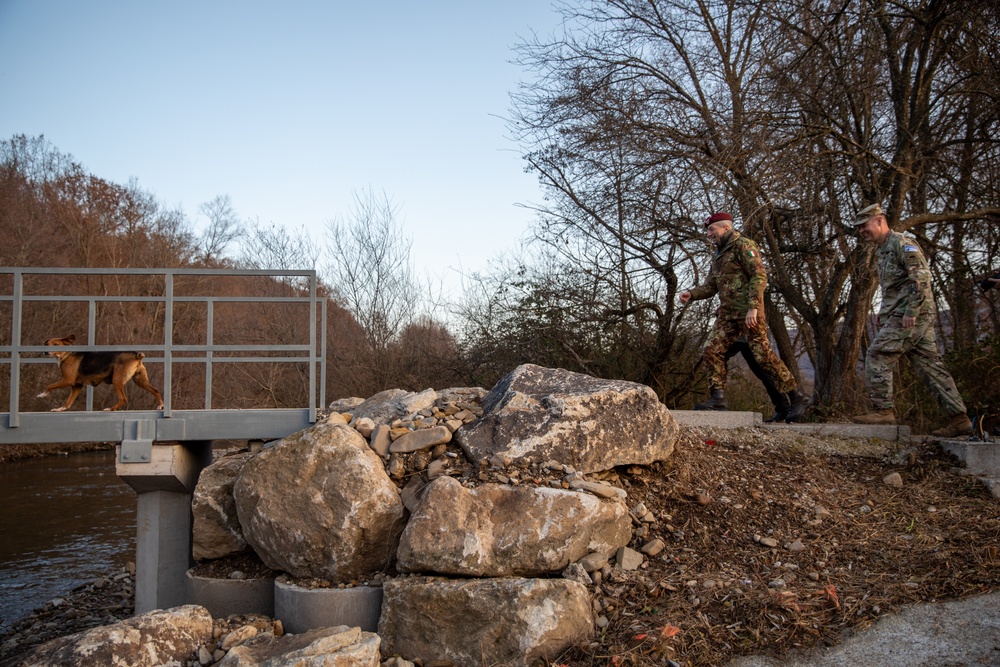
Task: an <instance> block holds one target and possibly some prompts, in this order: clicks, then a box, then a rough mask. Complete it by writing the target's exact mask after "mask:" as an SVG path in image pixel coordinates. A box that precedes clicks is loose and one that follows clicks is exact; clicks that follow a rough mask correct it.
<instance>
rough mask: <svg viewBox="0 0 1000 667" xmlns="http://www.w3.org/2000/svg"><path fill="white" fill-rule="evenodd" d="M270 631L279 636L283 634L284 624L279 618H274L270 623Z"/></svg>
mask: <svg viewBox="0 0 1000 667" xmlns="http://www.w3.org/2000/svg"><path fill="white" fill-rule="evenodd" d="M271 632H272V633H273V634H274V636H275V637H281V636H282V635H284V634H285V625H284V624H283V623H282V622H281V619H280V618H276V619H274V623H272V624H271Z"/></svg>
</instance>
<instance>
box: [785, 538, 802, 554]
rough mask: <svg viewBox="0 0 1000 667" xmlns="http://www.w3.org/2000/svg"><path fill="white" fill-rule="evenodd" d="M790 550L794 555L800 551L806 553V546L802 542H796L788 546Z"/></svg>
mask: <svg viewBox="0 0 1000 667" xmlns="http://www.w3.org/2000/svg"><path fill="white" fill-rule="evenodd" d="M788 550H789V551H791V552H793V553H795V552H798V551H805V550H806V545H804V544H802V540H795V541H794V542H792V543H791V544H789V545H788Z"/></svg>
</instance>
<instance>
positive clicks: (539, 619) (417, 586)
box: [378, 577, 594, 667]
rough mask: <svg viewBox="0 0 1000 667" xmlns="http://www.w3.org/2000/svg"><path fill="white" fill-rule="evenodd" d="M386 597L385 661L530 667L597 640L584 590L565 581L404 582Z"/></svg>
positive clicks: (381, 628)
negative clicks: (391, 657)
mask: <svg viewBox="0 0 1000 667" xmlns="http://www.w3.org/2000/svg"><path fill="white" fill-rule="evenodd" d="M384 589H385V592H384V596H383V598H382V617H381V619H380V620H379V624H378V634H379V636H380V637H381V638H382V652H383V653H384V654H385V655H394V654H397V655H401V656H403V657H409V658H413V657H420V658H423V659H424V660H425V661H429V660H451V661H452V662H453V663H454V664H455V665H456V667H480V666H481V665H483V664H489V665H511V666H512V667H528V666H529V665H531V664H532V662H533V661H534V660H536V659H538V658H541V659H544V660H546V661H551V660H553V659H554V658H556V657H557V656H558V655H559V654H560V653H562V652H563V651H565V650H566V649H567V648H569V647H571V646H573V645H575V644H578V643H580V642H583V641H586V640H588V639H589V638H590V637H592V636H593V634H594V619H593V615H592V612H591V602H590V595H589V593H588V592H587V588H586V587H585V586H583V585H582V584H579V583H577V582H575V581H569V580H568V579H514V578H504V579H464V580H441V579H428V578H425V577H404V578H400V579H392V580H389V581H386V582H385V584H384ZM546 664H547V663H546Z"/></svg>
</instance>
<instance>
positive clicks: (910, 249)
mask: <svg viewBox="0 0 1000 667" xmlns="http://www.w3.org/2000/svg"><path fill="white" fill-rule="evenodd" d="M919 250H920V248H918V247H917V246H915V245H908V244H907V245H904V246H903V252H917V251H919Z"/></svg>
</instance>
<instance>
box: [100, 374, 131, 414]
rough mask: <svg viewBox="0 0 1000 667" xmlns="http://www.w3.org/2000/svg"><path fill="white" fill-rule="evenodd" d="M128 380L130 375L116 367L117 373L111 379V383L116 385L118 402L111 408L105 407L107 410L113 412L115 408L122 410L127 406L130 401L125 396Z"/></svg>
mask: <svg viewBox="0 0 1000 667" xmlns="http://www.w3.org/2000/svg"><path fill="white" fill-rule="evenodd" d="M126 382H128V377H126V374H125V373H123V372H121V371H119V370H118V369H115V375H114V377H113V378H112V380H111V384H113V385H114V387H115V393H116V394H118V402H117V403H115V404H114V405H112V406H111V407H110V408H104V411H105V412H113V411H115V410H121V409H122V408H124V407H125V404H126V403H127V402H128V401H127V400H126V398H125V383H126Z"/></svg>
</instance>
